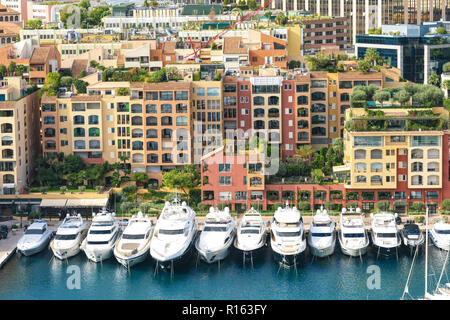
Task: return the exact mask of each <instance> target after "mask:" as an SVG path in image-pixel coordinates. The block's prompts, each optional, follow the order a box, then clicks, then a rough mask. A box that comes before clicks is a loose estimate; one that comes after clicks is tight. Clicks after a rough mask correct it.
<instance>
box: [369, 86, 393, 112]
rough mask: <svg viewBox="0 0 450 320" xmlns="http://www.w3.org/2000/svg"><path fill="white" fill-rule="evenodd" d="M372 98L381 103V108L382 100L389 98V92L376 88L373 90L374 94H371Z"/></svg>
mask: <svg viewBox="0 0 450 320" xmlns="http://www.w3.org/2000/svg"><path fill="white" fill-rule="evenodd" d="M373 99H374V100H375V101H378V102H380V103H381V107H382V108H383V102H385V101H389V99H391V95H390V94H389V92H387V91H384V90H378V91H377V92H375V94H374V95H373Z"/></svg>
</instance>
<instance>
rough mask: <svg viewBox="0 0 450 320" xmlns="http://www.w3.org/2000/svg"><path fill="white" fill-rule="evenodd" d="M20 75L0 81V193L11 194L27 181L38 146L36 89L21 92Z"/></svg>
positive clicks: (23, 84)
mask: <svg viewBox="0 0 450 320" xmlns="http://www.w3.org/2000/svg"><path fill="white" fill-rule="evenodd" d="M26 88H27V83H26V81H25V80H24V79H22V77H5V78H4V79H3V80H2V81H0V140H1V161H0V174H1V178H0V194H15V193H16V192H20V191H21V189H22V187H24V186H27V185H30V184H31V182H32V181H33V179H34V175H35V171H34V168H35V160H36V159H37V157H38V154H39V150H40V140H39V97H38V93H37V92H34V93H32V94H29V95H26V96H24V92H25V90H26Z"/></svg>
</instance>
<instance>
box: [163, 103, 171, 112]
mask: <svg viewBox="0 0 450 320" xmlns="http://www.w3.org/2000/svg"><path fill="white" fill-rule="evenodd" d="M161 113H172V105H171V104H162V105H161Z"/></svg>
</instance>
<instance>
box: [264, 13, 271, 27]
mask: <svg viewBox="0 0 450 320" xmlns="http://www.w3.org/2000/svg"><path fill="white" fill-rule="evenodd" d="M271 16H272V11H266V12H264V17H266V19H267V26H269V22H270V17H271Z"/></svg>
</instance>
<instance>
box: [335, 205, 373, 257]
mask: <svg viewBox="0 0 450 320" xmlns="http://www.w3.org/2000/svg"><path fill="white" fill-rule="evenodd" d="M346 213H347V209H346V208H342V212H341V217H340V220H339V232H338V239H339V244H340V246H341V250H342V252H343V253H344V254H346V255H348V256H352V257H361V256H362V255H364V254H366V253H367V248H368V247H369V235H368V232H367V230H366V228H365V226H364V221H363V219H362V217H361V210H360V209H359V208H356V212H355V213H356V214H357V215H359V216H358V217H348V216H347V217H346V216H345V214H346ZM348 214H350V215H351V214H353V208H350V210H349V212H348Z"/></svg>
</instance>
